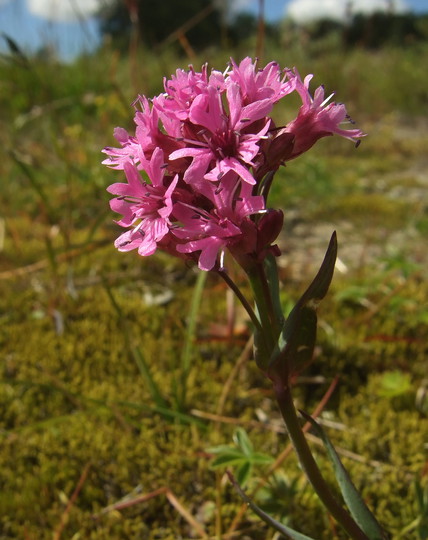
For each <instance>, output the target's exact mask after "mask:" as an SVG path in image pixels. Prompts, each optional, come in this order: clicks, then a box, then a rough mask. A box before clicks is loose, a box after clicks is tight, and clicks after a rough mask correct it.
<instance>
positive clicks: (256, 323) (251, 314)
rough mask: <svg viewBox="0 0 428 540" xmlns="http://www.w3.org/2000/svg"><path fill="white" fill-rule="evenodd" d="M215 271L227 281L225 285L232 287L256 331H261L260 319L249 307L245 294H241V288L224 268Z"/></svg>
mask: <svg viewBox="0 0 428 540" xmlns="http://www.w3.org/2000/svg"><path fill="white" fill-rule="evenodd" d="M217 272H218V274H219V275H220V276H221V277H222V278H223V279H224V281H225V282H226V283H227V285H228V286H229V287H230V288H231V289H232V291H233V292H234V293H235V295H236V297H237V298H238V300H239V301H240V302H241V304H242V306H243V308H244V309H245V311H246V312H247V313H248V315H249V317H250V319H251V321H252V323H253V324H254V326H255V328H256V330H257V331H258V332H262V327H261V324H260V321H259V319H258V317H257V315H256V314H255V313H254V310H253V308H252V307H251V305H250V303H249V302H248V300H247V299H246V298H245V296H244V295H243V294H242V292H241V289H240V288H239V287H238V285H236V283H235V282H234V281H233V279H232V278H231V277H230V276H229V274H228V273H227V272H226V270H218V271H217Z"/></svg>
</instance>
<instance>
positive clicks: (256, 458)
mask: <svg viewBox="0 0 428 540" xmlns="http://www.w3.org/2000/svg"><path fill="white" fill-rule="evenodd" d="M274 461H275V460H274V459H273V457H272V456H268V455H267V454H262V453H260V452H255V453H254V454H251V463H255V464H257V465H269V464H270V463H273V462H274Z"/></svg>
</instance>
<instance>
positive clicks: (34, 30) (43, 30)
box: [0, 0, 428, 59]
mask: <svg viewBox="0 0 428 540" xmlns="http://www.w3.org/2000/svg"><path fill="white" fill-rule="evenodd" d="M98 1H100V0H0V34H1V33H6V34H7V35H8V36H10V37H11V38H12V39H14V40H15V41H16V42H17V43H18V44H19V45H20V47H22V49H23V50H24V51H31V50H37V49H38V48H40V47H41V46H42V45H43V44H52V45H53V46H54V47H55V48H56V49H57V50H58V52H59V55H60V56H61V57H62V58H65V59H70V58H72V57H73V56H75V55H76V54H78V53H79V52H81V51H83V50H91V49H93V48H94V47H96V45H97V44H98V43H99V36H98V32H97V25H96V22H95V20H94V19H93V18H92V17H90V16H88V17H84V18H81V19H80V20H79V21H77V22H76V21H72V20H70V13H69V12H67V10H66V9H65V8H66V7H67V6H70V5H72V6H73V5H74V6H76V5H80V6H81V15H84V14H86V13H87V12H86V11H85V10H88V12H89V11H90V9H91V8H93V6H94V5H95V4H96V3H97V2H98ZM232 4H233V5H234V7H235V9H236V10H238V9H245V10H247V11H251V12H253V13H254V12H257V9H258V0H233V2H232ZM345 4H346V0H265V14H266V18H267V19H269V20H273V21H275V20H278V19H280V18H282V17H283V16H285V15H286V14H287V13H292V14H293V15H295V16H296V17H299V16H300V17H301V18H305V17H306V16H308V14H310V15H312V16H313V15H314V13H319V14H323V13H326V14H327V13H328V14H330V15H333V16H334V14H337V13H340V8H341V7H343V6H344V5H345ZM355 4H356V5H359V6H363V5H364V4H366V6H373V5H374V4H378V5H382V4H383V5H387V0H357V1H356V2H355ZM394 4H395V6H396V7H400V6H401V8H403V6H404V7H407V8H409V9H411V10H413V11H415V12H428V0H394ZM54 6H56V7H55V8H54V10H53V11H52V8H53V7H54ZM49 14H50V18H49ZM58 19H62V20H58ZM0 49H1V50H5V42H4V40H3V39H2V38H0Z"/></svg>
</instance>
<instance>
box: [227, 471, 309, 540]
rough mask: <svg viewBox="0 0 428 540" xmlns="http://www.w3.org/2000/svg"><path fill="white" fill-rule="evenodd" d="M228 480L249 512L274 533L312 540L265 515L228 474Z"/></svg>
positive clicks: (295, 538)
mask: <svg viewBox="0 0 428 540" xmlns="http://www.w3.org/2000/svg"><path fill="white" fill-rule="evenodd" d="M227 474H228V476H229V480H230V481H231V482H232V484H233V486H234V488H235V489H236V491H237V492H238V494H239V496H240V497H241V499H242V500H243V501H244V502H246V503H247V504H248V506H249V507H250V508H251V510H252V511H253V512H254V513H255V514H256V515H257V516H258V517H259V518H260V519H261V520H262V521H264V522H265V523H266V524H267V525H269V526H270V527H272V528H273V529H275V530H276V531H278V532H280V533H281V534H283V535H285V536H288V537H289V538H291V539H292V540H314V539H313V538H311V537H309V536H306V535H304V534H301V533H299V532H297V531H295V530H294V529H291V528H290V527H287V526H286V525H283V524H282V523H279V521H276V519H274V518H272V517H271V516H269V514H266V512H263V510H262V509H261V508H259V507H258V506H257V505H256V504H255V503H254V502H253V501H252V500H251V499H250V498H249V497H248V496H247V495H246V494H245V493H244V492H243V491H242V489H241V487H240V486H239V484H238V483H237V482H236V480H235V478H234V477H233V475H232V474H231V473H230V472H228V473H227Z"/></svg>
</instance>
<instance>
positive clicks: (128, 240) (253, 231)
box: [103, 58, 363, 270]
mask: <svg viewBox="0 0 428 540" xmlns="http://www.w3.org/2000/svg"><path fill="white" fill-rule="evenodd" d="M310 79H311V76H307V77H306V78H305V80H304V81H303V82H302V80H301V78H300V76H299V74H298V73H297V71H296V70H284V71H282V70H281V69H280V68H279V66H278V64H276V63H275V62H271V63H269V64H268V65H267V66H266V67H264V68H263V69H258V68H257V66H256V62H253V61H252V60H251V58H245V59H244V60H242V62H241V63H240V64H239V65H238V64H236V63H235V62H234V61H233V60H232V61H231V64H230V66H229V68H228V69H227V70H226V71H225V72H224V73H221V72H219V71H215V70H212V71H211V72H210V73H208V68H207V66H206V65H205V66H203V68H202V70H201V72H196V71H194V69H193V68H192V67H190V69H189V70H188V71H184V70H181V69H179V70H177V71H176V74H175V75H173V76H172V77H171V79H165V80H164V89H165V91H164V92H163V93H161V94H160V95H158V96H156V97H154V98H153V99H151V100H148V99H147V98H146V97H144V96H139V97H138V98H137V99H136V101H135V102H134V107H135V117H134V121H135V124H136V128H135V133H133V134H129V133H128V132H127V131H126V130H125V129H123V128H116V129H115V130H114V135H115V138H116V139H117V141H118V142H119V143H120V147H119V148H112V147H108V148H105V149H104V150H103V152H104V153H106V154H107V156H108V157H107V159H105V160H104V161H103V163H104V164H106V165H108V166H109V167H111V168H114V169H123V170H124V171H125V175H126V182H125V183H116V184H113V185H111V186H110V187H109V188H108V191H109V192H110V193H112V194H113V195H115V196H116V197H115V198H114V199H112V201H111V203H110V205H111V208H112V210H114V211H115V212H117V213H119V214H121V215H122V218H121V219H120V220H119V221H118V224H119V225H121V226H122V227H125V228H126V229H127V230H126V232H124V233H123V234H122V235H120V236H119V238H118V239H117V240H116V242H115V246H116V247H117V248H118V249H119V250H120V251H129V250H132V249H138V253H139V254H140V255H143V256H145V255H151V254H153V253H154V252H155V251H156V249H158V248H159V249H162V250H165V251H168V252H170V253H172V254H174V255H176V256H180V257H183V258H188V259H193V260H197V261H198V266H199V268H200V269H201V270H212V269H214V268H217V269H218V268H220V267H221V266H222V264H223V263H222V255H223V254H224V252H225V250H226V249H227V250H228V251H229V252H231V253H232V255H233V256H234V257H235V258H236V259H237V260H238V261H239V262H240V263H241V264H243V265H245V264H251V261H260V260H261V259H263V257H264V256H265V255H266V253H267V251H273V252H274V253H277V252H278V250H277V247H276V246H274V245H273V242H274V241H275V239H276V237H277V235H278V234H279V232H280V230H281V226H282V213H281V212H280V211H276V210H272V209H268V208H267V205H266V193H267V191H266V189H264V190H263V189H262V186H263V185H264V184H265V182H264V179H265V178H266V175H272V174H273V173H274V172H275V171H276V170H277V169H278V168H279V167H280V166H281V165H282V164H284V163H285V162H286V161H288V160H290V159H293V158H294V157H296V156H298V155H300V154H301V153H303V152H305V151H306V150H308V149H309V148H310V147H311V146H312V145H313V144H314V143H315V142H316V141H317V140H318V139H320V138H321V137H325V136H327V135H332V134H334V133H336V134H339V135H341V136H344V137H347V138H349V139H353V140H358V139H359V138H360V137H362V136H363V133H362V132H361V131H360V130H359V129H349V130H345V129H343V128H342V127H340V125H341V124H342V122H343V121H344V120H346V119H347V113H346V109H345V106H344V105H342V104H335V103H331V104H329V105H328V104H327V103H328V101H329V98H328V99H326V100H325V99H324V89H323V88H322V87H319V88H318V89H317V90H316V91H315V94H314V97H312V96H311V94H310V92H309V81H310ZM294 91H296V92H298V94H299V95H300V97H301V99H302V107H301V108H300V111H299V113H298V115H297V118H296V119H295V120H293V121H292V122H290V123H288V124H286V125H285V126H282V127H277V126H276V124H275V123H274V121H273V119H272V118H271V117H270V116H269V115H270V113H271V111H272V108H273V106H274V105H275V103H277V102H278V101H279V100H280V99H282V98H284V97H285V96H287V95H288V94H290V93H292V92H294ZM330 97H331V96H330Z"/></svg>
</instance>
